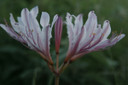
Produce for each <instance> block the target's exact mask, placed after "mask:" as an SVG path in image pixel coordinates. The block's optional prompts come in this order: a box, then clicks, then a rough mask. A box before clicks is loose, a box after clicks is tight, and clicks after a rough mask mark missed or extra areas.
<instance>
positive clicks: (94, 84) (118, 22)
mask: <svg viewBox="0 0 128 85" xmlns="http://www.w3.org/2000/svg"><path fill="white" fill-rule="evenodd" d="M36 5H38V6H39V10H40V13H39V16H38V20H39V18H40V14H41V12H42V11H47V12H48V13H49V14H50V16H51V18H53V16H54V15H55V14H56V13H57V14H59V15H61V16H62V17H63V20H65V16H66V13H67V12H69V13H71V14H74V15H77V14H79V13H82V14H83V15H84V21H86V19H87V15H88V12H89V11H91V10H94V11H95V13H96V14H97V16H98V22H99V23H100V24H103V21H104V20H106V19H108V20H110V22H111V27H112V31H114V32H115V31H117V32H118V33H120V32H123V33H125V34H126V37H125V38H124V39H122V40H121V41H120V42H119V43H117V44H116V45H115V46H113V47H111V48H108V49H106V50H104V51H99V52H93V53H89V54H87V55H85V56H83V57H82V58H80V59H78V60H77V61H75V62H73V63H72V64H71V65H70V66H69V67H68V68H67V69H66V70H65V71H64V73H63V74H62V75H61V77H60V85H128V38H127V35H128V0H0V23H4V19H6V20H7V21H8V22H9V13H13V14H14V16H15V18H16V17H17V16H20V13H21V10H22V8H28V9H31V8H33V7H34V6H36ZM53 37H54V36H53ZM51 43H52V44H51V55H52V58H53V60H55V50H54V38H52V39H51ZM67 48H68V39H67V33H66V26H65V25H64V28H63V38H62V41H61V49H60V51H61V52H60V57H59V58H60V62H61V63H62V62H63V59H64V57H65V55H66V52H67ZM0 85H54V75H53V74H52V73H51V72H50V71H49V68H48V67H47V64H46V63H45V62H44V60H43V59H42V58H41V57H40V56H39V55H38V54H37V53H36V52H34V51H31V50H29V49H27V48H26V47H24V46H23V45H22V44H21V43H19V42H17V41H16V40H14V39H12V38H11V37H10V36H8V35H7V33H6V32H5V31H4V30H3V29H1V28H0Z"/></svg>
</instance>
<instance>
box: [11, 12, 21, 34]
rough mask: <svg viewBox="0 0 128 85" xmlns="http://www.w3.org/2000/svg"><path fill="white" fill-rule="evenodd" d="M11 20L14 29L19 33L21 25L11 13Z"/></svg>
mask: <svg viewBox="0 0 128 85" xmlns="http://www.w3.org/2000/svg"><path fill="white" fill-rule="evenodd" d="M10 22H11V25H12V27H13V29H14V30H15V31H16V32H17V33H19V32H20V27H19V23H17V22H16V21H15V20H14V17H13V15H12V14H10Z"/></svg>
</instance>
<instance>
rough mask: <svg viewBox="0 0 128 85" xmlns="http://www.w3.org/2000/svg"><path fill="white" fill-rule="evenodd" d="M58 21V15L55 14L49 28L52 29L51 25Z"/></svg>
mask: <svg viewBox="0 0 128 85" xmlns="http://www.w3.org/2000/svg"><path fill="white" fill-rule="evenodd" d="M57 19H58V15H57V14H56V15H55V16H54V18H53V21H52V24H51V28H53V25H54V24H55V22H56V20H57Z"/></svg>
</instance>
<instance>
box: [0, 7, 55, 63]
mask: <svg viewBox="0 0 128 85" xmlns="http://www.w3.org/2000/svg"><path fill="white" fill-rule="evenodd" d="M37 14H38V7H37V6H36V7H34V8H33V9H31V10H30V11H29V10H28V9H27V8H24V9H23V10H22V11H21V17H18V18H17V20H18V22H16V21H15V20H14V17H13V15H12V14H10V22H11V26H9V25H8V24H6V25H4V24H0V26H1V27H2V28H3V29H4V30H5V31H6V32H7V33H8V34H9V35H10V36H11V37H13V38H14V39H16V40H18V41H20V42H21V43H23V44H24V45H26V46H27V47H29V48H30V49H32V50H34V51H36V52H38V53H39V54H40V55H41V56H42V57H43V58H44V59H45V60H46V61H47V62H49V63H50V64H52V63H53V61H52V59H51V56H50V52H49V50H50V47H49V45H50V39H51V37H52V35H51V31H52V27H53V25H54V23H55V22H56V20H57V18H58V16H57V15H55V16H54V18H53V21H52V24H51V25H50V24H49V21H50V16H49V14H48V13H47V12H42V15H41V19H40V24H41V27H40V25H39V23H38V21H37V19H36V17H37Z"/></svg>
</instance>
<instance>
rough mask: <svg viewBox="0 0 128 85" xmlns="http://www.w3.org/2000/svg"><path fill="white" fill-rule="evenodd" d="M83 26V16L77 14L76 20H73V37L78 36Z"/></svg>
mask: <svg viewBox="0 0 128 85" xmlns="http://www.w3.org/2000/svg"><path fill="white" fill-rule="evenodd" d="M82 26H83V16H82V14H79V15H78V16H77V17H76V18H75V26H74V31H75V35H76V36H77V35H79V34H80V32H81V29H82Z"/></svg>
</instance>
